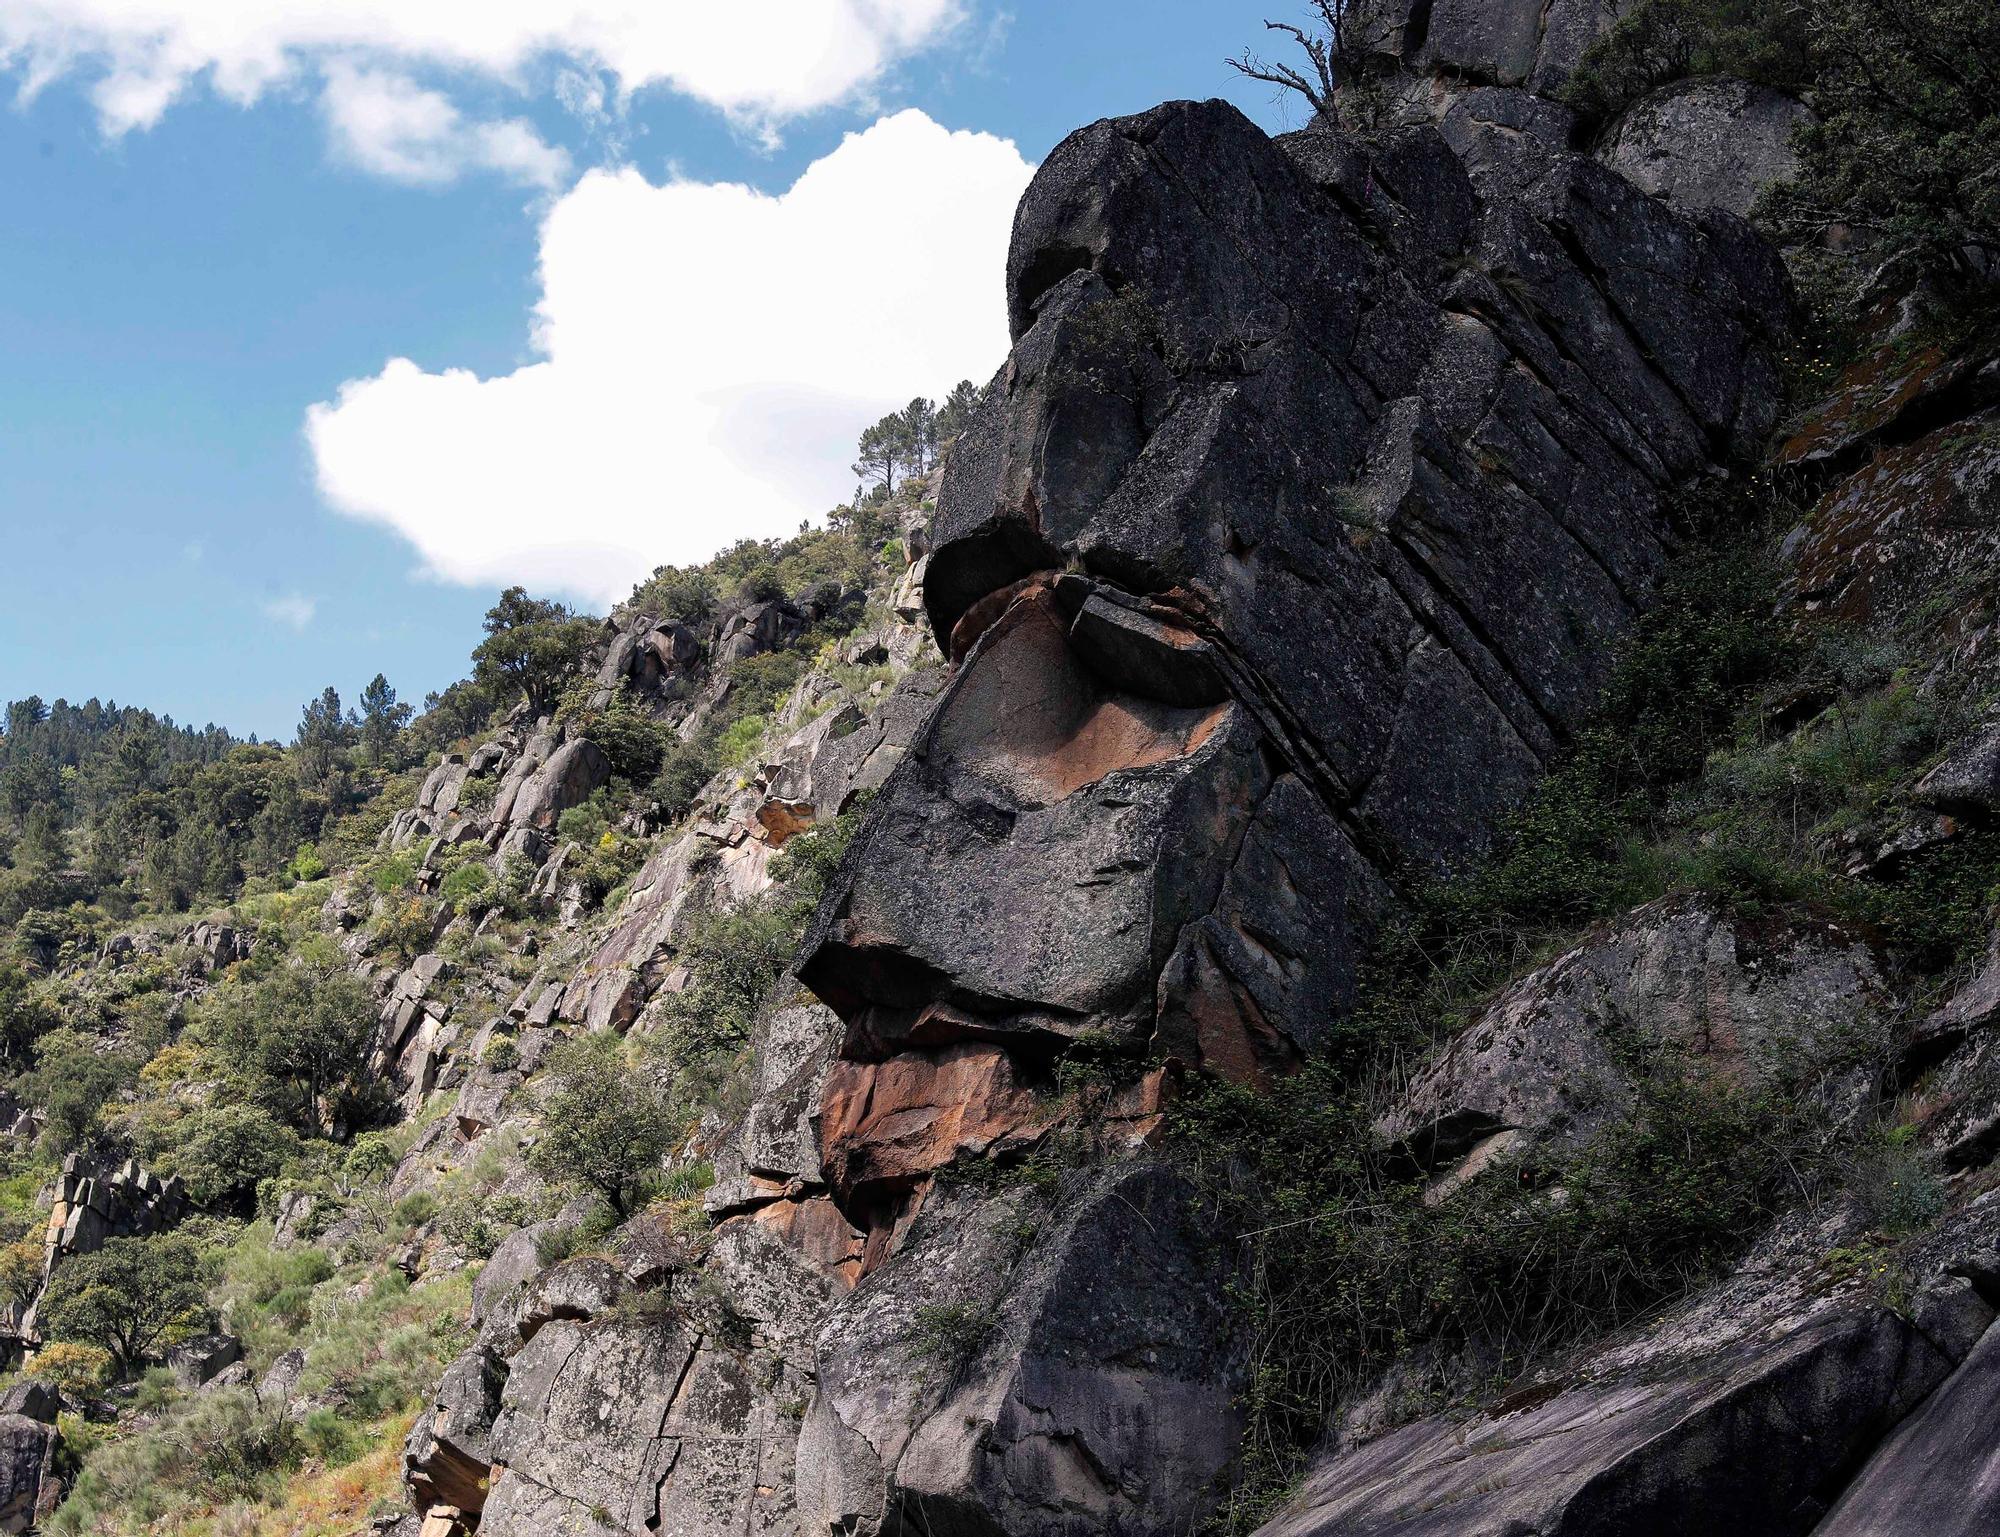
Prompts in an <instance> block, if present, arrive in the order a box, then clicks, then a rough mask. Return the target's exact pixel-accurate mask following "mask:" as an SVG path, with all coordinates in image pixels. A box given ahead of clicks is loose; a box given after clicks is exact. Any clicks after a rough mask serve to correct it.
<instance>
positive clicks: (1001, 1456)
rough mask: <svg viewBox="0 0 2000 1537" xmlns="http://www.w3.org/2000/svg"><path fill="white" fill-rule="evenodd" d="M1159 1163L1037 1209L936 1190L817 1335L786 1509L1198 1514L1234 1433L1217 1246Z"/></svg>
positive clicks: (923, 1515)
mask: <svg viewBox="0 0 2000 1537" xmlns="http://www.w3.org/2000/svg"><path fill="white" fill-rule="evenodd" d="M1189 1194H1190V1193H1189V1191H1188V1190H1187V1189H1186V1187H1185V1186H1184V1185H1183V1183H1182V1182H1181V1181H1180V1180H1179V1179H1178V1177H1177V1176H1175V1175H1173V1174H1171V1173H1169V1172H1168V1171H1167V1170H1166V1169H1164V1168H1162V1167H1160V1166H1157V1165H1150V1164H1142V1165H1139V1166H1136V1167H1130V1168H1126V1169H1124V1170H1114V1171H1111V1172H1108V1173H1106V1174H1104V1175H1102V1176H1100V1177H1098V1178H1096V1179H1095V1180H1094V1181H1092V1182H1091V1183H1090V1185H1089V1186H1088V1187H1087V1188H1086V1189H1084V1190H1081V1191H1077V1192H1074V1193H1073V1194H1072V1195H1071V1196H1070V1197H1069V1198H1067V1199H1066V1200H1065V1201H1064V1202H1063V1203H1062V1209H1061V1210H1059V1211H1056V1212H1049V1211H1047V1210H1046V1209H1044V1208H1043V1207H1042V1205H1041V1201H1040V1198H1039V1197H1037V1196H1035V1195H1033V1194H1032V1193H1029V1192H1026V1191H1016V1192H1012V1193H1008V1194H1003V1195H1000V1196H995V1197H990V1198H985V1199H978V1198H969V1197H949V1198H940V1199H938V1201H937V1205H936V1207H935V1208H934V1209H931V1210H927V1211H926V1212H925V1213H924V1214H923V1215H922V1216H921V1217H919V1218H918V1220H917V1225H916V1227H915V1229H914V1230H913V1233H912V1236H911V1239H910V1241H909V1244H908V1246H907V1247H906V1248H905V1249H904V1250H903V1252H902V1253H901V1254H900V1255H899V1256H898V1257H897V1258H896V1259H895V1260H894V1261H892V1262H891V1263H890V1265H889V1266H888V1267H887V1268H885V1269H883V1270H881V1271H879V1272H878V1273H877V1274H876V1275H875V1276H873V1277H872V1278H871V1279H870V1281H869V1282H868V1284H867V1285H865V1286H863V1287H862V1288H861V1289H860V1290H858V1291H856V1292H855V1293H854V1295H853V1296H852V1297H851V1298H849V1299H848V1300H847V1301H846V1302H844V1303H842V1304H840V1305H839V1306H838V1307H837V1308H836V1309H835V1310H834V1312H833V1314H832V1316H831V1317H830V1318H829V1319H828V1321H827V1323H826V1325H825V1328H824V1329H823V1330H822V1332H821V1334H820V1339H819V1347H818V1353H817V1376H818V1380H819V1394H818V1397H817V1399H816V1400H815V1402H814V1404H813V1407H812V1409H811V1410H810V1412H809V1413H808V1415H807V1419H806V1424H805V1428H804V1430H803V1432H802V1433H801V1435H800V1439H799V1503H800V1514H801V1516H802V1518H803V1521H804V1523H805V1524H806V1525H807V1526H808V1527H809V1529H812V1530H817V1531H825V1530H834V1531H843V1532H852V1533H855V1534H857V1537H873V1534H876V1533H889V1532H896V1531H907V1530H909V1529H911V1526H912V1525H913V1524H919V1523H920V1524H921V1525H922V1527H923V1529H925V1530H930V1531H937V1532H1036V1533H1046V1534H1048V1537H1086V1534H1089V1537H1097V1534H1110V1537H1126V1534H1141V1533H1158V1532H1165V1531H1180V1530H1187V1529H1190V1528H1192V1527H1196V1526H1198V1525H1199V1524H1200V1521H1201V1518H1202V1516H1203V1515H1204V1513H1205V1512H1206V1511H1207V1510H1208V1509H1209V1508H1211V1507H1212V1505H1213V1504H1214V1502H1215V1501H1216V1499H1217V1498H1218V1497H1219V1496H1220V1495H1221V1494H1222V1493H1223V1492H1224V1490H1225V1488H1226V1484H1227V1474H1228V1469H1229V1466H1230V1463H1231V1460H1232V1458H1233V1457H1234V1455H1235V1450H1236V1439H1237V1436H1238V1435H1239V1434H1240V1428H1241V1427H1240V1421H1239V1413H1238V1409H1237V1407H1236V1402H1235V1395H1236V1393H1237V1392H1238V1390H1239V1389H1240V1386H1241V1376H1242V1371H1243V1355H1242V1340H1241V1337H1240V1336H1239V1334H1238V1332H1237V1330H1236V1327H1235V1321H1234V1318H1233V1315H1232V1313H1231V1310H1230V1306H1229V1304H1228V1302H1227V1300H1226V1296H1225V1293H1226V1291H1227V1287H1228V1282H1229V1279H1230V1273H1229V1270H1228V1263H1227V1259H1226V1256H1224V1255H1223V1254H1221V1253H1220V1252H1219V1251H1218V1250H1217V1249H1216V1247H1215V1246H1214V1245H1212V1244H1211V1243H1210V1242H1209V1241H1208V1240H1207V1239H1206V1237H1205V1236H1204V1235H1203V1234H1202V1232H1201V1230H1200V1226H1199V1223H1198V1222H1196V1221H1195V1220H1194V1218H1193V1214H1192V1213H1191V1211H1190V1209H1189Z"/></svg>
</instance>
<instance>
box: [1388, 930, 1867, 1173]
mask: <svg viewBox="0 0 2000 1537" xmlns="http://www.w3.org/2000/svg"><path fill="white" fill-rule="evenodd" d="M1889 1012H1890V1011H1889V1004H1888V994H1887V990H1886V989H1885V988H1884V986H1883V984H1882V981H1881V978H1880V977H1879V975H1878V974H1877V971H1876V968H1875V964H1874V961H1873V960H1872V958H1871V957H1870V956H1869V954H1868V952H1867V950H1866V949H1865V948H1864V947H1863V946H1862V945H1860V944H1859V943H1858V942H1857V941H1856V940H1855V939H1854V938H1853V937H1851V936H1849V935H1846V934H1843V933H1841V932H1840V931H1839V930H1838V929H1835V928H1832V927H1831V926H1829V925H1826V924H1824V923H1818V922H1813V921H1809V920H1797V919H1788V918H1786V917H1784V916H1782V915H1771V916H1767V917H1765V918H1763V919H1760V920H1758V921H1755V922H1753V921H1751V920H1748V919H1744V918H1740V917H1736V916H1732V915H1728V914H1725V913H1723V912H1721V911H1719V910H1718V909H1717V908H1716V907H1715V906H1713V905H1712V904H1710V903H1707V902H1704V901H1700V900H1690V899H1670V900H1668V901H1664V902H1659V903H1654V904H1652V905H1651V906H1648V907H1644V908H1641V909H1639V910H1638V911H1637V912H1634V913H1632V914H1630V915H1628V916H1627V917H1625V918H1624V919H1621V920H1620V921H1619V922H1618V924H1617V925H1616V926H1614V927H1613V928H1611V929H1610V930H1609V931H1607V932H1605V933H1601V934H1598V935H1596V936H1594V937H1592V938H1591V939H1589V940H1587V941H1586V942H1585V943H1584V944H1582V945H1580V946H1579V947H1577V948H1576V949H1574V950H1572V951H1570V952H1569V953H1568V954H1566V955H1564V956H1562V957H1560V958H1559V959H1557V960H1555V961H1553V962H1551V963H1550V964H1549V965H1547V966H1544V967H1542V968H1541V969H1539V970H1537V971H1534V972H1531V973H1530V974H1529V975H1528V976H1526V977H1523V978H1522V979H1521V980H1520V981H1518V982H1516V983H1514V984H1513V985H1512V986H1510V987H1509V988H1507V989H1506V990H1505V991H1504V992H1503V993H1502V994H1501V995H1500V997H1499V998H1498V999H1496V1000H1495V1001H1494V1002H1493V1004H1492V1005H1491V1006H1490V1007H1488V1008H1487V1009H1486V1010H1485V1011H1484V1012H1483V1013H1482V1014H1481V1015H1480V1016H1479V1018H1478V1019H1476V1020H1474V1021H1473V1023H1472V1024H1471V1025H1470V1026H1469V1027H1468V1028H1467V1029H1466V1030H1465V1031H1464V1032H1463V1033H1462V1034H1461V1035H1459V1036H1458V1037H1457V1038H1456V1039H1455V1040H1453V1041H1452V1042H1450V1043H1449V1044H1448V1045H1447V1046H1446V1047H1445V1048H1444V1050H1443V1051H1441V1052H1440V1053H1439V1054H1438V1055H1437V1056H1436V1057H1435V1058H1433V1059H1432V1060H1431V1061H1429V1062H1428V1063H1426V1064H1425V1065H1424V1067H1423V1068H1422V1069H1421V1070H1420V1071H1419V1072H1418V1073H1417V1074H1416V1076H1415V1077H1414V1079H1413V1080H1412V1081H1411V1082H1410V1084H1409V1085H1408V1086H1407V1087H1406V1088H1405V1089H1404V1090H1403V1092H1402V1094H1401V1095H1400V1096H1398V1100H1397V1104H1396V1106H1395V1108H1394V1109H1393V1110H1392V1111H1391V1112H1390V1113H1389V1115H1387V1116H1386V1117H1385V1118H1384V1119H1383V1122H1382V1124H1381V1126H1380V1127H1379V1131H1380V1133H1381V1135H1382V1136H1383V1138H1384V1140H1385V1141H1388V1142H1391V1143H1394V1144H1396V1145H1397V1146H1399V1147H1401V1148H1403V1149H1405V1150H1407V1152H1408V1154H1409V1156H1410V1158H1411V1160H1412V1161H1413V1162H1414V1163H1415V1164H1416V1165H1417V1166H1418V1167H1420V1168H1423V1169H1425V1170H1427V1171H1429V1172H1432V1173H1434V1174H1436V1175H1438V1176H1439V1177H1440V1179H1441V1180H1444V1181H1446V1182H1447V1183H1456V1182H1458V1181H1461V1180H1463V1179H1466V1178H1469V1177H1472V1176H1474V1175H1476V1174H1477V1173H1478V1172H1480V1171H1481V1170H1483V1169H1484V1168H1486V1167H1487V1166H1489V1165H1490V1164H1492V1163H1493V1162H1494V1161H1496V1160H1498V1159H1501V1158H1503V1157H1504V1158H1524V1157H1528V1156H1530V1155H1533V1154H1537V1153H1550V1152H1557V1151H1561V1150H1564V1149H1567V1148H1571V1147H1575V1146H1578V1145H1580V1144H1581V1143H1583V1142H1584V1141H1586V1140H1588V1139H1589V1138H1591V1137H1592V1136H1595V1135H1597V1134H1600V1133H1602V1132H1604V1131H1605V1130H1607V1129H1608V1128H1610V1127H1613V1126H1616V1125H1619V1124H1620V1123H1622V1122H1624V1121H1625V1120H1627V1119H1628V1118H1629V1117H1630V1116H1631V1115H1632V1113H1633V1111H1634V1106H1635V1099H1636V1094H1635V1087H1634V1082H1633V1080H1634V1076H1635V1075H1636V1074H1637V1073H1639V1072H1642V1071H1644V1070H1646V1068H1647V1066H1648V1065H1651V1066H1653V1067H1654V1068H1655V1069H1657V1068H1660V1067H1666V1068H1670V1069H1672V1070H1673V1071H1676V1072H1679V1071H1683V1070H1688V1069H1692V1070H1695V1071H1698V1072H1701V1073H1703V1074H1706V1075H1708V1076H1710V1077H1712V1078H1714V1079H1716V1080H1718V1081H1722V1082H1726V1083H1729V1084H1733V1085H1735V1086H1737V1087H1741V1088H1746V1089H1754V1088H1776V1087H1779V1086H1783V1087H1785V1088H1787V1089H1790V1090H1793V1091H1795V1092H1797V1091H1803V1092H1807V1093H1811V1094H1814V1095H1815V1096H1816V1097H1817V1098H1818V1100H1819V1102H1820V1103H1821V1104H1822V1105H1823V1107H1824V1119H1825V1121H1826V1123H1827V1125H1828V1126H1829V1128H1835V1127H1840V1126H1843V1125H1851V1124H1853V1123H1854V1121H1855V1120H1856V1118H1857V1117H1859V1116H1860V1115H1862V1114H1863V1113H1865V1112H1866V1111H1867V1110H1868V1109H1870V1108H1871V1107H1872V1106H1873V1105H1874V1103H1875V1099H1876V1090H1877V1083H1876V1077H1877V1073H1878V1071H1879V1065H1880V1063H1881V1062H1882V1060H1883V1057H1884V1047H1885V1044H1886V1035H1887V1028H1888V1022H1889Z"/></svg>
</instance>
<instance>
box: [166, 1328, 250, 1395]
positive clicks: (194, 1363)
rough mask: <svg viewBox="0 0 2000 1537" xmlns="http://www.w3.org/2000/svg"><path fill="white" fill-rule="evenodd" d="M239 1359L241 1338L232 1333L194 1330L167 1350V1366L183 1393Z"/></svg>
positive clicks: (241, 1350) (240, 1357)
mask: <svg viewBox="0 0 2000 1537" xmlns="http://www.w3.org/2000/svg"><path fill="white" fill-rule="evenodd" d="M242 1359H243V1342H242V1341H241V1340H239V1339H238V1338H236V1336H235V1335H233V1334H198V1335H196V1336H195V1337H194V1338H193V1339H188V1340H182V1341H181V1342H180V1343H179V1344H178V1345H176V1346H174V1348H173V1349H171V1350H169V1351H168V1352H167V1370H168V1371H170V1372H172V1373H173V1374H174V1382H175V1383H176V1384H177V1385H178V1386H179V1388H180V1390H181V1391H182V1392H183V1393H192V1392H193V1391H194V1390H195V1389H196V1388H198V1387H201V1386H202V1385H204V1384H205V1383H207V1382H209V1381H211V1380H212V1379H213V1378H215V1377H216V1376H217V1375H218V1374H219V1373H220V1372H222V1371H223V1370H225V1369H226V1368H228V1367H230V1366H233V1365H235V1364H236V1363H237V1362H238V1361H240V1360H242Z"/></svg>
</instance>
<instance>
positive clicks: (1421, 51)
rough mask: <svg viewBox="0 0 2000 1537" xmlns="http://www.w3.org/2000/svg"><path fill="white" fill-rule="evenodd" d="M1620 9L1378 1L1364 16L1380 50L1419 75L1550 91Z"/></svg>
mask: <svg viewBox="0 0 2000 1537" xmlns="http://www.w3.org/2000/svg"><path fill="white" fill-rule="evenodd" d="M1622 9H1624V7H1622V6H1617V5H1607V4H1604V3H1603V0H1549V3H1548V4H1542V3H1540V0H1381V3H1379V4H1376V5H1373V6H1370V7H1367V8H1365V9H1361V10H1359V14H1361V15H1362V16H1364V17H1365V18H1366V21H1367V23H1368V25H1369V27H1370V30H1371V33H1372V38H1371V41H1372V42H1373V44H1374V47H1375V49H1376V51H1378V52H1379V53H1380V54H1381V55H1382V56H1384V57H1385V58H1387V59H1389V60H1393V61H1394V62H1396V63H1398V64H1400V65H1402V66H1403V67H1404V68H1405V69H1407V70H1410V71H1412V72H1413V73H1414V74H1416V75H1418V76H1420V77H1421V76H1428V77H1430V78H1431V79H1433V80H1435V81H1437V82H1438V83H1439V84H1440V85H1444V84H1446V83H1455V82H1461V81H1463V82H1470V83H1472V84H1476V85H1504V86H1526V87H1527V88H1528V89H1530V90H1533V91H1537V92H1543V93H1553V92H1555V91H1557V90H1559V89H1560V88H1561V86H1562V85H1563V83H1564V82H1565V81H1567V80H1568V79H1569V77H1570V75H1571V74H1573V73H1574V72H1575V70H1576V66H1577V63H1578V61H1580V60H1581V59H1582V57H1583V53H1584V50H1585V49H1586V48H1588V47H1589V46H1590V45H1591V43H1593V42H1594V41H1596V39H1597V36H1598V34H1599V33H1601V32H1603V31H1604V30H1605V29H1606V28H1608V27H1609V26H1610V25H1611V23H1612V22H1613V21H1615V20H1616V19H1617V17H1618V14H1619V12H1620V11H1621V10H1622Z"/></svg>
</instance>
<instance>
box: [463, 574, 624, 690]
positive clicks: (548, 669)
mask: <svg viewBox="0 0 2000 1537" xmlns="http://www.w3.org/2000/svg"><path fill="white" fill-rule="evenodd" d="M596 631H597V626H596V624H595V623H594V622H593V621H591V620H589V619H580V618H577V617H576V616H575V615H573V614H572V613H571V612H570V611H569V610H568V609H567V608H565V607H564V606H563V605H562V604H560V603H553V602H548V601H545V600H543V599H540V598H531V597H529V596H528V594H527V591H526V590H525V589H524V588H520V587H509V588H508V589H507V590H506V591H505V592H504V593H502V594H501V595H500V601H499V602H498V603H496V604H494V605H493V607H492V608H490V609H488V610H487V611H486V639H485V640H483V641H481V642H480V644H479V647H478V649H477V650H475V651H474V652H473V653H472V661H473V669H474V671H473V676H474V678H475V679H476V680H477V681H479V682H481V683H485V684H487V685H489V686H491V687H493V688H495V689H497V690H499V691H502V692H505V691H507V690H510V689H518V690H519V691H520V694H521V697H522V698H523V699H525V700H526V701H527V702H528V707H529V709H531V710H533V711H534V712H535V713H536V714H538V715H539V714H545V713H547V711H549V710H550V709H551V708H553V706H554V704H555V701H556V695H557V694H558V692H560V690H561V688H562V685H563V682H564V680H565V679H566V678H567V677H568V676H569V674H570V672H571V671H573V670H574V668H575V667H576V664H577V663H578V661H580V660H581V659H582V657H583V654H584V652H585V651H586V650H587V649H588V648H589V646H590V643H591V641H592V639H593V638H594V637H595V635H596Z"/></svg>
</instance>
